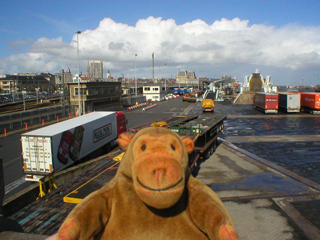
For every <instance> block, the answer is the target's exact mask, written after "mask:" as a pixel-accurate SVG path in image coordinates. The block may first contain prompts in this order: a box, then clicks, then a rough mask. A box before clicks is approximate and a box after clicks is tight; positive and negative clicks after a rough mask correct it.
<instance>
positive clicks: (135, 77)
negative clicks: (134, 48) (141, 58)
mask: <svg viewBox="0 0 320 240" xmlns="http://www.w3.org/2000/svg"><path fill="white" fill-rule="evenodd" d="M137 55H138V54H135V55H134V80H135V88H136V96H137V91H138V90H137Z"/></svg>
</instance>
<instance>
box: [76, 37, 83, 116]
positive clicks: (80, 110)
mask: <svg viewBox="0 0 320 240" xmlns="http://www.w3.org/2000/svg"><path fill="white" fill-rule="evenodd" d="M76 33H77V51H78V76H77V78H78V104H79V116H81V112H82V109H81V95H80V93H81V92H80V66H79V34H81V32H80V31H78V32H76Z"/></svg>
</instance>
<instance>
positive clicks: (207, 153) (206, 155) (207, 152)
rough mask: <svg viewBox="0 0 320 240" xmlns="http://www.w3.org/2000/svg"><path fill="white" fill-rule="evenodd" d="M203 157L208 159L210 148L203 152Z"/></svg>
mask: <svg viewBox="0 0 320 240" xmlns="http://www.w3.org/2000/svg"><path fill="white" fill-rule="evenodd" d="M204 155H205V157H204V158H205V159H208V158H209V157H210V156H211V151H210V148H209V149H208V150H207V151H206V152H205V154H204Z"/></svg>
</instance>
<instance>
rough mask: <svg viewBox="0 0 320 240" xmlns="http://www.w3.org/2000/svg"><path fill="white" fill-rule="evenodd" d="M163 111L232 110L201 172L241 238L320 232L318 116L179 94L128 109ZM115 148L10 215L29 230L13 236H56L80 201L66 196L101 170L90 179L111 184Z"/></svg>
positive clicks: (137, 114) (137, 113) (144, 115)
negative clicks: (206, 102) (190, 99)
mask: <svg viewBox="0 0 320 240" xmlns="http://www.w3.org/2000/svg"><path fill="white" fill-rule="evenodd" d="M160 112H162V113H163V114H164V113H165V114H166V116H168V115H194V114H198V115H205V116H212V114H213V115H226V116H227V119H226V120H225V122H224V125H225V127H226V129H225V131H224V132H223V134H222V135H220V137H219V141H218V143H219V144H218V146H217V148H216V151H215V152H214V154H213V155H211V156H210V157H209V158H208V159H203V160H202V161H201V162H199V164H198V165H197V169H196V170H197V172H196V173H195V176H196V178H197V179H198V180H200V181H202V182H203V183H204V184H206V185H207V186H209V187H210V188H211V189H213V190H214V191H215V192H216V193H217V194H218V196H219V197H220V198H221V200H222V201H223V203H224V204H225V205H226V207H227V209H228V210H229V212H230V214H231V216H232V218H233V221H234V224H235V227H236V230H237V232H238V235H239V239H280V240H281V239H299V240H300V239H301V240H302V239H319V238H320V231H319V229H320V221H319V220H318V215H319V212H320V179H319V176H320V175H319V169H320V168H319V167H320V166H319V162H320V157H319V151H320V149H319V146H320V129H319V126H320V116H319V115H311V114H307V113H290V114H287V113H281V112H279V113H277V114H264V113H262V112H259V111H257V110H255V109H253V107H252V104H238V105H234V104H232V103H231V102H228V101H226V102H215V111H214V113H202V110H201V103H200V102H195V103H192V104H190V103H185V102H184V103H182V101H181V99H173V100H171V101H166V102H161V103H159V106H158V107H156V108H152V109H150V110H148V111H144V112H143V111H141V109H140V110H139V109H136V110H133V111H130V112H127V115H126V116H127V117H128V119H129V123H130V122H131V124H133V125H134V126H135V125H137V124H136V123H134V119H135V121H136V122H138V121H139V119H148V118H149V119H150V120H151V119H152V120H151V121H153V120H156V119H159V116H160V115H161V113H160ZM163 114H162V115H163ZM156 115H157V116H156ZM155 116H156V117H155ZM131 119H132V121H131ZM117 154H118V153H117V152H113V153H110V154H109V155H108V156H104V157H103V161H101V162H100V163H99V164H96V165H95V166H94V167H92V168H91V169H90V170H88V171H86V172H85V173H84V174H82V175H80V176H78V177H76V178H74V179H72V180H70V181H68V182H67V183H66V184H63V185H59V187H58V189H56V190H53V191H52V192H51V193H49V194H47V195H46V196H45V197H43V198H41V199H39V200H37V201H35V202H33V203H32V204H29V205H28V206H26V207H25V208H23V209H21V210H19V211H17V212H15V213H13V214H12V215H11V216H9V217H10V219H12V220H15V221H16V222H18V223H20V225H21V226H22V227H23V229H24V230H25V233H21V234H20V233H14V234H15V239H23V236H24V235H32V236H34V237H35V238H37V239H45V238H46V237H47V236H48V235H51V234H54V233H55V232H56V231H57V230H58V228H59V226H60V225H61V223H62V221H63V220H64V218H65V217H66V215H67V214H68V213H69V212H70V211H71V210H72V209H73V208H74V206H75V204H73V203H66V202H63V198H64V197H66V196H69V194H71V193H72V192H74V191H75V190H76V189H77V188H78V187H79V186H81V185H83V184H84V183H85V182H86V181H89V180H91V179H90V178H94V177H95V176H96V175H97V174H98V173H99V174H100V173H102V172H103V174H101V175H99V177H98V178H95V179H94V180H92V185H93V186H95V187H96V188H99V187H101V186H102V185H103V184H105V183H106V182H108V181H109V180H110V179H111V178H112V176H114V174H115V172H116V168H117V165H114V164H116V162H115V160H113V155H114V156H116V155H117ZM111 166H112V167H111ZM64 174H65V173H64ZM93 190H94V188H93V189H92V191H93ZM119 231H120V229H119ZM4 234H8V233H7V232H5V233H0V238H1V237H4V236H7V235H4Z"/></svg>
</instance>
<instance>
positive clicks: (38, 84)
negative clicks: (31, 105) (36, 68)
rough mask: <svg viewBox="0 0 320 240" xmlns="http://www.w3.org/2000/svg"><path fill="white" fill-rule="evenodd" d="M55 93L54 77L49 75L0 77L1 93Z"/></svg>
mask: <svg viewBox="0 0 320 240" xmlns="http://www.w3.org/2000/svg"><path fill="white" fill-rule="evenodd" d="M37 89H38V91H39V92H48V93H53V92H54V91H55V76H54V75H52V74H50V73H18V74H14V75H9V74H2V75H0V92H1V93H8V94H14V93H19V92H20V93H21V92H23V91H24V92H26V93H35V92H36V91H37Z"/></svg>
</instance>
